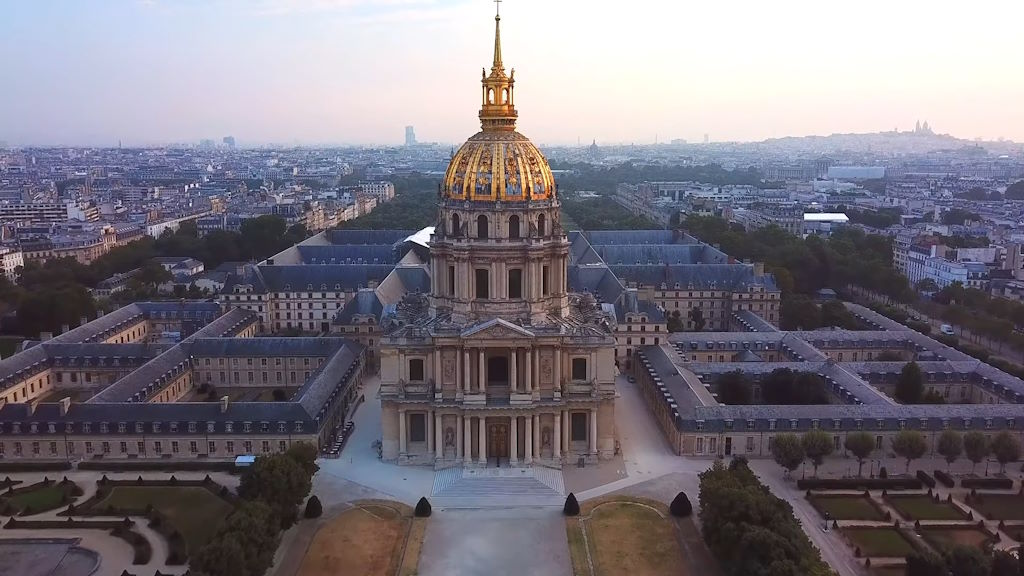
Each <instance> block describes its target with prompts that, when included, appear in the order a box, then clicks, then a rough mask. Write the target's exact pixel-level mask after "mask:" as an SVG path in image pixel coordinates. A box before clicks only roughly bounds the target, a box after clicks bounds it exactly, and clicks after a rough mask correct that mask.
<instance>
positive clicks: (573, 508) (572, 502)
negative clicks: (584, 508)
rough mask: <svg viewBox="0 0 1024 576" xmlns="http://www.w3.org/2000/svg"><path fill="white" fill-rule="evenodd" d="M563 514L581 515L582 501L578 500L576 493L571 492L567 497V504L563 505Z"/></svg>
mask: <svg viewBox="0 0 1024 576" xmlns="http://www.w3.org/2000/svg"><path fill="white" fill-rule="evenodd" d="M562 514H565V515H566V516H579V514H580V503H579V502H577V501H576V495H575V494H573V493H572V492H569V495H568V496H566V497H565V505H564V506H562Z"/></svg>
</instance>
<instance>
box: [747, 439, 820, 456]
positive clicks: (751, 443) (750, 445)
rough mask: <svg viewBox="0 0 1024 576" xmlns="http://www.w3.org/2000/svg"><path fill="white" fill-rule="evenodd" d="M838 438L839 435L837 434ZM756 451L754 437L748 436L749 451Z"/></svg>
mask: <svg viewBox="0 0 1024 576" xmlns="http://www.w3.org/2000/svg"><path fill="white" fill-rule="evenodd" d="M837 438H838V436H837ZM753 451H754V437H753V436H747V453H748V454H750V453H751V452H753Z"/></svg>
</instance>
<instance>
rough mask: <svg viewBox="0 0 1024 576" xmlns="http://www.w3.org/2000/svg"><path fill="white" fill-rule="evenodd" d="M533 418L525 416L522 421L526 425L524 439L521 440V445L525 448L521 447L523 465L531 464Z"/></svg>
mask: <svg viewBox="0 0 1024 576" xmlns="http://www.w3.org/2000/svg"><path fill="white" fill-rule="evenodd" d="M534 420H535V418H534V417H533V416H527V417H526V418H524V419H523V424H524V425H526V437H525V438H523V443H525V444H526V446H524V447H523V464H533V423H534Z"/></svg>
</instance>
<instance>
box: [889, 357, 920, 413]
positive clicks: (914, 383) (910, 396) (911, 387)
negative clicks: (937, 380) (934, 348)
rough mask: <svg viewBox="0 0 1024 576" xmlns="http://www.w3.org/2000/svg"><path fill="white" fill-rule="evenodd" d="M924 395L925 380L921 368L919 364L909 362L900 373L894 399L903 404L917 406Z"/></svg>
mask: <svg viewBox="0 0 1024 576" xmlns="http://www.w3.org/2000/svg"><path fill="white" fill-rule="evenodd" d="M923 394H924V378H923V377H922V376H921V367H920V366H918V365H917V362H907V363H906V364H905V365H904V366H903V370H901V371H900V377H899V380H897V381H896V390H895V392H893V397H894V398H895V399H896V400H898V401H899V402H900V403H901V404H916V403H917V402H918V401H920V400H921V396H922V395H923Z"/></svg>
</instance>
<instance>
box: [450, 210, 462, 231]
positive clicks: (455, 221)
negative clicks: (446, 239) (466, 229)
mask: <svg viewBox="0 0 1024 576" xmlns="http://www.w3.org/2000/svg"><path fill="white" fill-rule="evenodd" d="M461 234H462V225H461V222H459V215H458V214H452V236H455V237H458V236H460V235H461Z"/></svg>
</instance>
